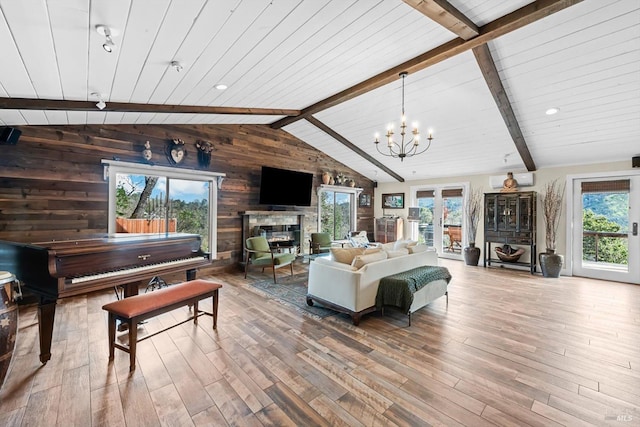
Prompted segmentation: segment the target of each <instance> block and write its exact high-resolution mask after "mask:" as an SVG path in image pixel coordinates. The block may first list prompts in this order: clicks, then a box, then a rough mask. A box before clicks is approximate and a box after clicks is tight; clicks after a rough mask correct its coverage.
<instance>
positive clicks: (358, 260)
mask: <svg viewBox="0 0 640 427" xmlns="http://www.w3.org/2000/svg"><path fill="white" fill-rule="evenodd" d="M385 259H387V253H386V252H384V251H378V252H373V253H370V254H368V255H358V256H356V257H355V258H353V262H352V263H351V266H352V267H355V268H356V269H360V268H362V267H364V266H365V265H367V264H369V263H372V262H376V261H382V260H385Z"/></svg>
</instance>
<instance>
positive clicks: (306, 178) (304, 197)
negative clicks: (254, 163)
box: [260, 166, 313, 207]
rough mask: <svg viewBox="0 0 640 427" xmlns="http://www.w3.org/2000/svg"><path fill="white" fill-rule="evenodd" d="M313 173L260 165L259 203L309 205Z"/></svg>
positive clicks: (275, 205)
mask: <svg viewBox="0 0 640 427" xmlns="http://www.w3.org/2000/svg"><path fill="white" fill-rule="evenodd" d="M312 191H313V174H310V173H307V172H298V171H291V170H287V169H278V168H272V167H268V166H263V167H262V179H261V181H260V204H261V205H271V206H274V207H277V206H311V193H312Z"/></svg>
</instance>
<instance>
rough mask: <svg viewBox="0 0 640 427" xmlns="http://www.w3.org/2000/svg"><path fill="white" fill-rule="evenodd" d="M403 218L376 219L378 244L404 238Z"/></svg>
mask: <svg viewBox="0 0 640 427" xmlns="http://www.w3.org/2000/svg"><path fill="white" fill-rule="evenodd" d="M403 224H404V223H403V221H402V218H376V242H380V243H389V242H395V241H396V240H400V239H402V238H403V236H404V229H403Z"/></svg>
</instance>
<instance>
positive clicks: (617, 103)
mask: <svg viewBox="0 0 640 427" xmlns="http://www.w3.org/2000/svg"><path fill="white" fill-rule="evenodd" d="M98 26H106V27H108V34H110V38H111V41H112V42H113V44H114V46H113V49H112V52H111V53H108V52H106V51H105V50H104V49H103V44H104V43H105V42H106V37H105V35H104V33H105V32H104V30H103V31H102V32H101V33H99V32H98V31H97V27H98ZM0 46H1V47H2V48H1V51H2V65H1V66H0V125H4V126H15V125H20V126H22V125H66V124H117V123H123V124H168V123H171V124H195V123H210V124H227V123H234V124H238V123H246V124H265V125H270V126H272V127H274V128H281V129H283V130H285V131H287V132H289V133H291V134H293V135H295V136H296V137H298V138H300V139H301V140H303V141H305V142H306V143H308V144H310V145H312V146H314V147H316V148H317V149H319V150H321V151H323V152H324V153H326V154H327V155H329V156H331V157H333V158H335V159H337V160H338V161H340V162H342V163H343V164H345V165H346V166H348V167H350V168H352V169H354V170H356V171H357V172H359V173H361V174H362V175H364V176H367V177H368V178H370V179H372V180H377V181H380V182H393V181H396V180H398V181H405V180H414V179H428V178H435V177H446V176H457V175H468V174H492V173H496V172H501V171H507V170H510V171H514V172H522V171H527V170H529V171H533V170H537V169H540V168H549V167H558V166H563V165H575V164H590V163H601V162H610V161H621V160H630V158H631V157H633V156H637V155H640V2H639V1H638V0H617V1H616V0H607V1H602V0H583V1H580V0H545V1H543V0H540V1H533V2H532V1H526V0H510V1H503V0H448V1H445V0H327V1H319V0H217V1H206V0H109V1H96V0H94V1H89V2H88V1H86V0H20V1H16V0H0ZM172 63H174V64H173V65H172ZM176 63H177V64H176ZM402 71H407V72H408V73H409V74H408V76H407V77H406V79H405V111H406V116H407V120H408V122H417V123H418V124H419V127H420V130H421V134H422V140H421V146H423V144H424V143H425V142H427V141H426V139H425V138H424V136H426V133H427V129H432V130H433V135H434V139H433V141H432V144H431V147H430V149H429V150H428V151H426V152H425V153H423V154H421V155H418V156H415V157H408V158H406V159H404V161H400V159H397V158H391V157H385V156H383V155H381V154H379V153H378V152H377V151H376V147H375V144H374V142H373V141H374V134H375V133H376V132H377V133H379V134H380V135H381V138H380V139H381V143H380V148H381V149H384V148H385V146H386V141H385V138H384V133H385V131H386V127H387V125H388V123H390V122H395V123H396V129H397V126H398V123H399V119H400V115H401V107H402V105H401V101H402V80H401V78H400V77H399V73H400V72H402ZM219 84H224V85H226V86H227V89H226V90H219V89H217V88H216V86H217V85H219ZM100 100H103V101H104V102H105V103H106V107H105V108H104V109H102V110H100V109H99V108H98V107H97V106H96V103H97V102H98V101H100ZM551 107H555V108H558V109H559V112H558V113H557V114H554V115H547V114H545V111H546V110H547V109H549V108H551ZM396 132H397V131H396ZM396 136H397V134H396Z"/></svg>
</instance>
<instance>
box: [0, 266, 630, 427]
mask: <svg viewBox="0 0 640 427" xmlns="http://www.w3.org/2000/svg"><path fill="white" fill-rule="evenodd" d="M442 265H444V266H446V267H448V268H449V269H450V271H451V273H452V276H453V280H452V282H451V284H450V286H449V304H448V306H447V305H446V303H445V298H440V299H438V300H437V301H435V302H433V303H431V304H430V305H429V306H427V307H425V308H423V309H422V310H420V311H418V312H416V313H415V314H414V315H413V316H412V326H411V327H408V326H407V317H406V316H404V315H401V314H400V313H398V312H395V311H393V310H386V311H385V316H384V317H382V316H380V314H378V313H372V314H370V315H367V316H364V317H363V319H362V321H361V323H360V326H359V327H354V326H353V325H352V324H351V322H350V321H349V318H348V317H346V316H343V315H337V316H330V317H326V318H324V319H318V318H314V317H313V316H311V315H308V314H306V313H303V312H300V311H298V310H295V309H293V308H292V307H289V306H286V305H284V304H282V303H279V302H277V301H275V300H271V299H265V298H264V296H262V295H260V294H259V293H257V292H255V291H253V290H252V288H251V286H250V285H248V283H250V282H251V281H254V280H261V279H268V278H269V277H270V276H269V275H270V273H269V272H267V273H265V274H264V275H262V274H260V271H259V270H256V271H255V272H254V273H253V276H252V278H250V279H247V280H244V279H243V276H242V274H241V273H237V274H225V275H221V276H218V277H209V278H210V279H213V280H216V281H219V282H221V283H223V284H224V287H223V288H222V289H221V294H220V307H219V310H220V311H219V319H218V330H217V332H215V333H214V332H213V331H212V329H211V319H210V318H209V317H207V316H204V317H201V318H200V320H199V324H198V326H194V325H193V324H192V323H186V324H184V325H181V326H179V327H176V328H173V329H171V330H169V331H167V332H164V333H161V334H159V335H156V336H155V337H153V338H151V339H149V340H146V341H143V342H141V343H140V344H139V345H138V353H137V354H138V358H137V359H138V361H137V369H136V370H135V372H134V373H132V374H130V373H129V372H128V368H129V361H128V355H127V354H126V353H124V352H122V351H118V350H116V360H115V362H114V363H112V364H109V363H108V360H107V359H108V348H107V316H106V314H105V312H103V310H102V309H101V307H102V305H103V304H104V303H106V302H108V301H111V300H113V298H114V295H113V292H112V291H105V292H100V293H94V294H91V295H89V296H88V297H76V298H70V299H66V300H61V301H60V303H59V305H58V310H57V313H56V324H55V328H54V343H53V346H52V353H53V357H52V359H51V361H49V363H47V364H46V365H44V366H42V365H41V364H40V363H39V361H38V346H37V339H38V337H37V324H36V319H35V318H36V312H35V309H34V307H21V309H20V320H19V333H18V341H17V346H16V352H15V356H14V359H13V362H12V367H11V371H10V373H9V375H8V377H7V379H6V381H5V385H4V387H3V388H2V390H1V391H0V425H2V426H27V425H43V426H52V425H60V426H70V425H73V426H124V425H126V426H147V425H148V426H156V425H167V426H188V425H202V426H225V425H247V426H263V425H264V426H267V425H274V426H286V425H299V426H312V425H328V426H338V425H345V426H374V425H379V426H393V425H398V426H423V425H441V426H460V425H465V426H489V425H507V426H523V425H533V426H558V425H575V426H585V425H616V426H632V425H636V426H637V425H640V409H639V408H640V344H639V343H640V286H635V285H630V284H623V283H615V282H605V281H596V280H588V279H582V278H576V277H573V278H566V277H562V278H560V279H545V278H542V277H541V276H540V275H536V276H531V275H530V274H529V273H528V272H520V271H514V270H507V269H501V268H495V269H484V268H482V267H468V266H465V265H464V263H462V262H458V261H451V260H442ZM306 268H307V265H304V264H299V263H296V265H295V270H296V272H303V271H304V269H306ZM278 274H279V275H283V274H285V273H283V271H279V272H278ZM208 304H209V305H207V302H202V306H203V308H204V309H209V308H210V304H211V303H210V302H208ZM186 315H187V309H186V308H185V309H182V310H176V311H174V312H171V313H168V314H165V315H162V316H159V317H157V318H154V319H151V320H150V321H149V322H148V323H146V324H145V325H144V328H145V329H146V330H147V331H155V330H159V329H161V328H163V327H165V326H168V325H170V324H172V323H174V322H177V321H178V320H182V319H184V318H185V316H186Z"/></svg>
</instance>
